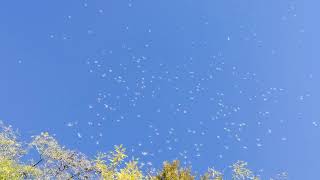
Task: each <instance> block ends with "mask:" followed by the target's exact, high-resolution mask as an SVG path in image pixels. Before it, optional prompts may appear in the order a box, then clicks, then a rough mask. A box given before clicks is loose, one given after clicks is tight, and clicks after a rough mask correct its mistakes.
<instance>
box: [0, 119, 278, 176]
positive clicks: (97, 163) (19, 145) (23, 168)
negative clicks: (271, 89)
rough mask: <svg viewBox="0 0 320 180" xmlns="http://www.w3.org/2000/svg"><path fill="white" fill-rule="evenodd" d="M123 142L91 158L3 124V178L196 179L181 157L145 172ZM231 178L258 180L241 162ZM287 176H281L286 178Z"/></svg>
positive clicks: (0, 156) (50, 139) (212, 171)
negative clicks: (33, 154)
mask: <svg viewBox="0 0 320 180" xmlns="http://www.w3.org/2000/svg"><path fill="white" fill-rule="evenodd" d="M31 150H35V151H36V152H37V153H38V156H39V158H38V159H37V160H36V161H35V160H32V159H30V160H28V161H22V160H21V159H22V157H25V156H26V155H28V153H29V152H30V151H31ZM126 158H127V155H126V154H125V148H124V147H123V146H122V145H119V146H115V147H114V150H113V151H110V152H108V153H98V154H97V155H96V157H94V158H89V157H87V156H86V155H85V154H83V153H81V152H78V151H74V150H69V149H66V148H65V147H63V146H61V145H60V144H59V143H58V142H57V140H56V139H55V138H54V137H53V136H51V135H50V134H49V133H48V132H44V133H41V134H40V135H38V136H34V137H32V141H31V142H29V143H26V142H20V141H19V138H18V134H17V132H16V131H14V130H13V129H12V127H11V126H4V125H3V123H0V180H20V179H48V180H49V179H63V180H65V179H67V180H71V179H81V180H82V179H83V180H85V179H103V180H194V179H195V178H196V176H195V175H194V174H192V171H191V168H183V167H180V163H179V161H178V160H175V161H173V162H171V163H169V162H164V164H163V168H162V169H160V170H159V171H157V172H156V173H153V174H152V173H148V172H143V171H142V170H141V169H139V167H138V161H137V160H131V161H126V160H125V159H126ZM230 167H231V169H232V179H234V180H244V179H253V180H258V179H259V178H258V176H256V175H254V173H253V172H252V171H251V170H249V169H248V168H247V163H246V162H244V161H238V162H236V163H234V164H233V165H232V166H230ZM283 177H284V176H281V178H283ZM223 178H224V177H223V174H222V173H221V172H219V171H217V170H215V169H213V168H209V169H208V172H207V173H205V174H204V175H203V176H201V177H200V179H201V180H223Z"/></svg>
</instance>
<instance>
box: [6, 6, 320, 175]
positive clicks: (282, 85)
mask: <svg viewBox="0 0 320 180" xmlns="http://www.w3.org/2000/svg"><path fill="white" fill-rule="evenodd" d="M317 5H318V4H317V3H316V2H312V1H293V0H283V1H275V0H272V1H249V0H246V1H235V0H229V1H209V0H205V1H194V0H185V1H168V0H163V1H158V2H157V1H146V0H140V1H137V0H135V1H133V0H129V1H128V0H126V1H122V0H120V1H112V0H110V1H103V0H92V1H85V0H82V1H75V0H71V1H67V2H66V1H40V0H35V1H25V2H22V1H14V0H13V1H10V2H9V1H7V2H3V3H2V5H1V11H0V21H1V28H0V39H1V43H0V52H1V53H0V83H1V88H0V108H1V111H0V119H1V120H3V121H4V122H6V123H8V124H11V125H13V126H14V127H16V128H18V129H19V131H20V132H21V134H22V135H23V136H24V137H29V136H31V135H34V134H37V133H39V132H41V131H49V132H51V133H52V134H56V136H57V139H58V140H59V141H60V142H61V143H63V144H66V145H68V147H70V148H75V149H78V150H81V151H83V152H86V153H88V154H94V153H95V152H97V151H106V150H110V149H111V148H112V146H113V145H114V144H124V145H125V146H126V147H127V150H128V151H129V154H130V155H132V156H135V157H139V158H141V162H144V163H145V164H146V165H145V167H148V166H149V165H148V162H152V163H153V165H152V166H154V167H159V166H160V165H161V162H162V161H163V160H172V159H175V158H178V159H180V160H181V161H182V162H183V163H186V165H189V164H190V163H191V164H192V167H193V168H194V169H195V170H197V171H200V172H202V171H204V170H206V169H207V167H209V166H213V165H214V166H215V167H217V168H218V169H223V167H226V166H227V165H229V164H230V163H232V162H234V161H236V160H238V159H240V160H245V161H248V162H249V165H250V167H252V168H253V169H254V170H256V171H258V172H259V173H260V174H261V175H262V177H270V176H272V175H274V174H276V173H279V172H282V171H288V173H289V177H290V179H315V178H316V177H317V169H318V167H319V158H318V152H319V150H320V146H319V143H318V139H319V136H320V129H319V128H320V120H319V114H320V113H319V111H318V110H317V107H318V104H319V103H318V102H319V95H318V92H319V89H320V88H319V85H318V82H319V79H320V78H319V75H320V73H319V72H318V67H320V66H319V65H320V63H319V62H318V58H319V54H318V49H317V43H318V42H319V35H318V32H319V27H320V26H318V24H317V23H316V21H317V19H316V17H317V16H318V15H319V13H318V12H317V9H316V7H317Z"/></svg>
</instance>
